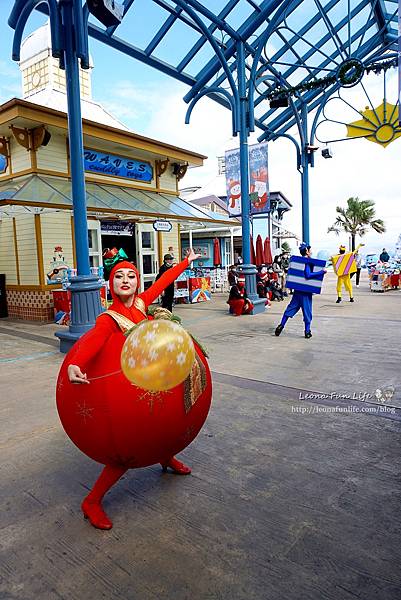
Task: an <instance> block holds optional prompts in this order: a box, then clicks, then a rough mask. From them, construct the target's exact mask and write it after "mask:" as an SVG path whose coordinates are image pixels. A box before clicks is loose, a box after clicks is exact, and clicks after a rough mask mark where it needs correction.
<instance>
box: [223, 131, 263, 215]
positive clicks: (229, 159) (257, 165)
mask: <svg viewBox="0 0 401 600" xmlns="http://www.w3.org/2000/svg"><path fill="white" fill-rule="evenodd" d="M248 161H249V200H250V214H251V215H258V214H263V213H268V212H269V211H270V201H269V179H268V168H267V142H262V143H261V144H253V145H252V146H249V148H248ZM225 167H226V189H227V210H228V212H229V214H230V217H238V216H240V215H241V169H240V152H239V148H235V149H234V150H227V151H226V153H225Z"/></svg>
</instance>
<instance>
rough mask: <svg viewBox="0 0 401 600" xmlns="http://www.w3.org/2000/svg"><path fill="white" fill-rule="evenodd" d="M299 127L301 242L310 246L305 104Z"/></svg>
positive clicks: (306, 116) (306, 115)
mask: <svg viewBox="0 0 401 600" xmlns="http://www.w3.org/2000/svg"><path fill="white" fill-rule="evenodd" d="M301 126H302V131H303V136H302V137H303V143H302V148H301V166H302V171H301V190H302V241H303V242H305V243H306V244H310V233H309V159H310V155H309V153H308V151H307V148H306V145H307V140H308V112H307V108H306V106H305V103H302V108H301Z"/></svg>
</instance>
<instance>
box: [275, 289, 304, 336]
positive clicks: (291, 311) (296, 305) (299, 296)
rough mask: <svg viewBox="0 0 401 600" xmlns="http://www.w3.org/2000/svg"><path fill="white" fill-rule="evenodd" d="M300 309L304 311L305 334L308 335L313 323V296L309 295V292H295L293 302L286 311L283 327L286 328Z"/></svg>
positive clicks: (282, 322)
mask: <svg viewBox="0 0 401 600" xmlns="http://www.w3.org/2000/svg"><path fill="white" fill-rule="evenodd" d="M299 309H301V310H302V314H303V317H304V323H305V333H308V332H309V331H310V324H311V322H312V294H308V293H307V292H294V294H293V296H292V298H291V302H290V303H289V305H288V306H287V308H286V309H285V311H284V314H283V318H282V319H281V325H282V326H283V327H284V325H285V324H286V323H287V321H288V319H292V317H293V316H294V315H296V314H297V312H298V311H299Z"/></svg>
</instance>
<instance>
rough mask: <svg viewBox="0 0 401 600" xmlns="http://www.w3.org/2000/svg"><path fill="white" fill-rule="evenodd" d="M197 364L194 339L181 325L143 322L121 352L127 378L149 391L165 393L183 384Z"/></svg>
mask: <svg viewBox="0 0 401 600" xmlns="http://www.w3.org/2000/svg"><path fill="white" fill-rule="evenodd" d="M194 360H195V348H194V345H193V342H192V339H191V336H190V335H189V334H188V333H187V332H186V331H185V329H183V328H182V327H181V326H180V325H177V323H174V322H173V321H166V320H163V319H158V320H155V321H143V322H142V323H141V324H140V325H138V327H136V328H135V329H134V330H133V331H132V333H130V334H129V336H128V337H127V339H126V341H125V343H124V346H123V349H122V352H121V368H122V371H123V373H124V375H125V376H126V378H127V379H128V380H129V381H130V382H131V383H133V384H134V385H136V386H138V387H140V388H143V389H145V390H150V391H155V392H161V391H165V390H169V389H171V388H173V387H175V386H176V385H178V384H179V383H182V382H183V381H184V380H185V379H186V378H187V377H188V375H189V373H190V371H191V368H192V365H193V363H194Z"/></svg>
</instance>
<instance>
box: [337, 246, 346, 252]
mask: <svg viewBox="0 0 401 600" xmlns="http://www.w3.org/2000/svg"><path fill="white" fill-rule="evenodd" d="M339 250H340V252H345V250H346V247H345V246H344V244H341V246H340V248H339Z"/></svg>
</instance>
